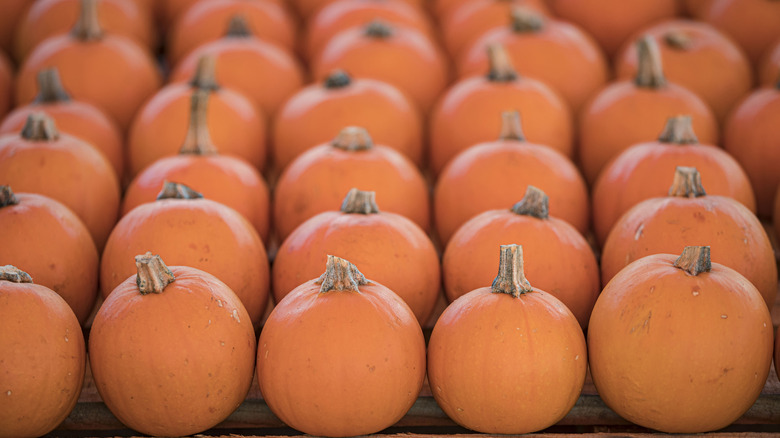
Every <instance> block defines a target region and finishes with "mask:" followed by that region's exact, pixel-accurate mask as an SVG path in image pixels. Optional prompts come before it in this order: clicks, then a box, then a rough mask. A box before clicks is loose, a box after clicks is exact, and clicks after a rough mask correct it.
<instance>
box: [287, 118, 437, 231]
mask: <svg viewBox="0 0 780 438" xmlns="http://www.w3.org/2000/svg"><path fill="white" fill-rule="evenodd" d="M352 187H358V188H360V189H361V190H370V191H375V192H376V195H377V196H378V197H379V198H380V199H382V205H383V208H384V209H385V211H389V212H392V213H398V214H400V215H403V216H406V217H408V218H409V219H411V220H412V221H413V222H414V223H416V224H417V225H419V226H420V228H422V229H423V230H425V231H428V229H429V227H430V205H429V203H430V201H429V194H428V190H429V189H428V185H427V183H426V182H425V179H424V178H423V176H422V174H421V173H420V171H419V170H418V169H417V168H416V167H415V166H414V164H413V163H412V162H411V161H409V160H408V159H407V158H406V157H404V156H403V155H401V154H400V153H399V152H396V151H395V150H394V149H391V148H389V147H387V146H384V145H374V143H373V141H372V140H371V136H370V135H369V134H368V132H367V131H366V130H365V129H363V128H359V127H348V128H344V129H343V130H342V131H341V132H340V133H339V135H338V136H337V137H336V138H335V139H334V140H333V141H332V142H330V143H324V144H321V145H319V146H316V147H314V148H312V149H310V150H308V151H306V152H304V153H303V154H301V155H300V156H298V158H296V159H295V160H294V161H293V162H292V163H290V165H289V166H287V168H286V169H285V170H284V171H283V172H282V174H281V175H280V176H279V179H278V180H277V182H276V187H275V189H274V201H273V223H274V225H275V229H276V234H277V236H278V237H279V239H280V241H282V240H284V239H285V238H286V237H287V236H288V235H289V234H290V233H291V232H292V231H293V230H294V229H295V228H296V227H298V225H300V224H302V223H303V222H304V221H306V219H309V218H310V217H312V216H314V215H316V214H317V213H322V212H324V211H329V210H331V209H332V208H333V206H334V205H337V204H338V203H339V202H340V201H341V200H342V199H343V196H344V193H346V192H347V191H348V190H349V189H351V188H352Z"/></svg>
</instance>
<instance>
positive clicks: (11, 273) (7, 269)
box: [0, 265, 33, 283]
mask: <svg viewBox="0 0 780 438" xmlns="http://www.w3.org/2000/svg"><path fill="white" fill-rule="evenodd" d="M0 281H10V282H11V283H32V282H33V281H32V277H30V274H28V273H26V272H24V271H22V270H21V269H19V268H17V267H16V266H12V265H5V266H0Z"/></svg>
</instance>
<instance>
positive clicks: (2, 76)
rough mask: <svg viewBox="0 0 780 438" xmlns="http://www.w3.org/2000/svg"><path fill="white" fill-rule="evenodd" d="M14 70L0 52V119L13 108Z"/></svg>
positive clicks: (0, 51) (8, 60)
mask: <svg viewBox="0 0 780 438" xmlns="http://www.w3.org/2000/svg"><path fill="white" fill-rule="evenodd" d="M13 90H14V68H13V66H12V65H11V60H10V59H8V57H7V56H6V54H5V53H4V52H3V51H2V50H0V119H2V118H3V117H5V116H6V114H8V112H9V111H10V110H11V108H12V107H13V95H14V91H13Z"/></svg>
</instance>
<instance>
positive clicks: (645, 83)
mask: <svg viewBox="0 0 780 438" xmlns="http://www.w3.org/2000/svg"><path fill="white" fill-rule="evenodd" d="M636 47H637V56H638V57H639V67H638V70H637V74H636V78H635V79H634V83H636V85H637V86H638V87H642V88H652V89H657V88H661V87H663V86H664V85H666V77H665V76H664V70H663V64H662V63H661V53H660V52H659V51H658V44H657V43H656V42H655V40H654V39H653V37H651V36H650V35H645V36H644V37H642V38H640V39H639V41H637V46H636Z"/></svg>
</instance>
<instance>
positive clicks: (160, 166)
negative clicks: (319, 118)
mask: <svg viewBox="0 0 780 438" xmlns="http://www.w3.org/2000/svg"><path fill="white" fill-rule="evenodd" d="M210 99H211V97H210V94H209V93H208V92H207V91H204V90H198V91H195V92H194V93H193V94H192V98H191V100H192V103H191V106H192V108H191V110H190V112H191V114H190V124H189V128H188V131H187V137H186V138H185V140H184V143H183V144H182V146H181V149H179V154H178V155H174V156H170V157H164V158H160V159H159V160H157V161H155V162H153V163H152V164H150V165H149V166H148V167H146V168H145V169H144V170H143V171H141V173H139V174H138V175H137V176H136V177H135V179H133V181H132V182H131V183H130V184H129V186H128V187H127V190H126V192H125V196H124V198H123V199H122V215H125V214H127V213H128V212H130V210H132V209H133V208H135V207H137V206H138V205H140V204H143V203H146V202H152V201H154V200H155V198H156V197H157V194H158V193H159V191H160V187H162V186H163V184H164V183H165V181H176V182H178V183H181V184H185V185H187V186H188V187H190V188H192V189H194V190H197V191H198V192H200V193H202V194H203V195H204V196H205V197H206V198H208V199H213V200H214V201H217V202H220V203H222V204H225V205H227V206H228V207H231V208H233V209H234V210H236V211H237V212H239V213H241V214H242V215H243V216H244V217H245V218H246V219H247V220H249V222H250V223H252V226H254V228H255V231H257V233H258V234H259V235H260V238H261V239H262V240H263V242H268V235H269V229H270V224H269V222H270V213H269V212H270V208H271V207H270V204H271V200H270V193H269V190H268V184H266V182H265V180H264V179H263V176H262V175H261V174H260V172H258V170H257V169H256V168H254V167H253V166H252V165H251V164H249V163H248V162H247V161H245V160H243V159H241V158H239V157H235V156H231V155H221V154H219V153H218V150H219V148H218V147H217V146H215V145H214V143H212V141H211V135H210V134H209V126H208V121H207V113H208V102H209V100H210Z"/></svg>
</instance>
